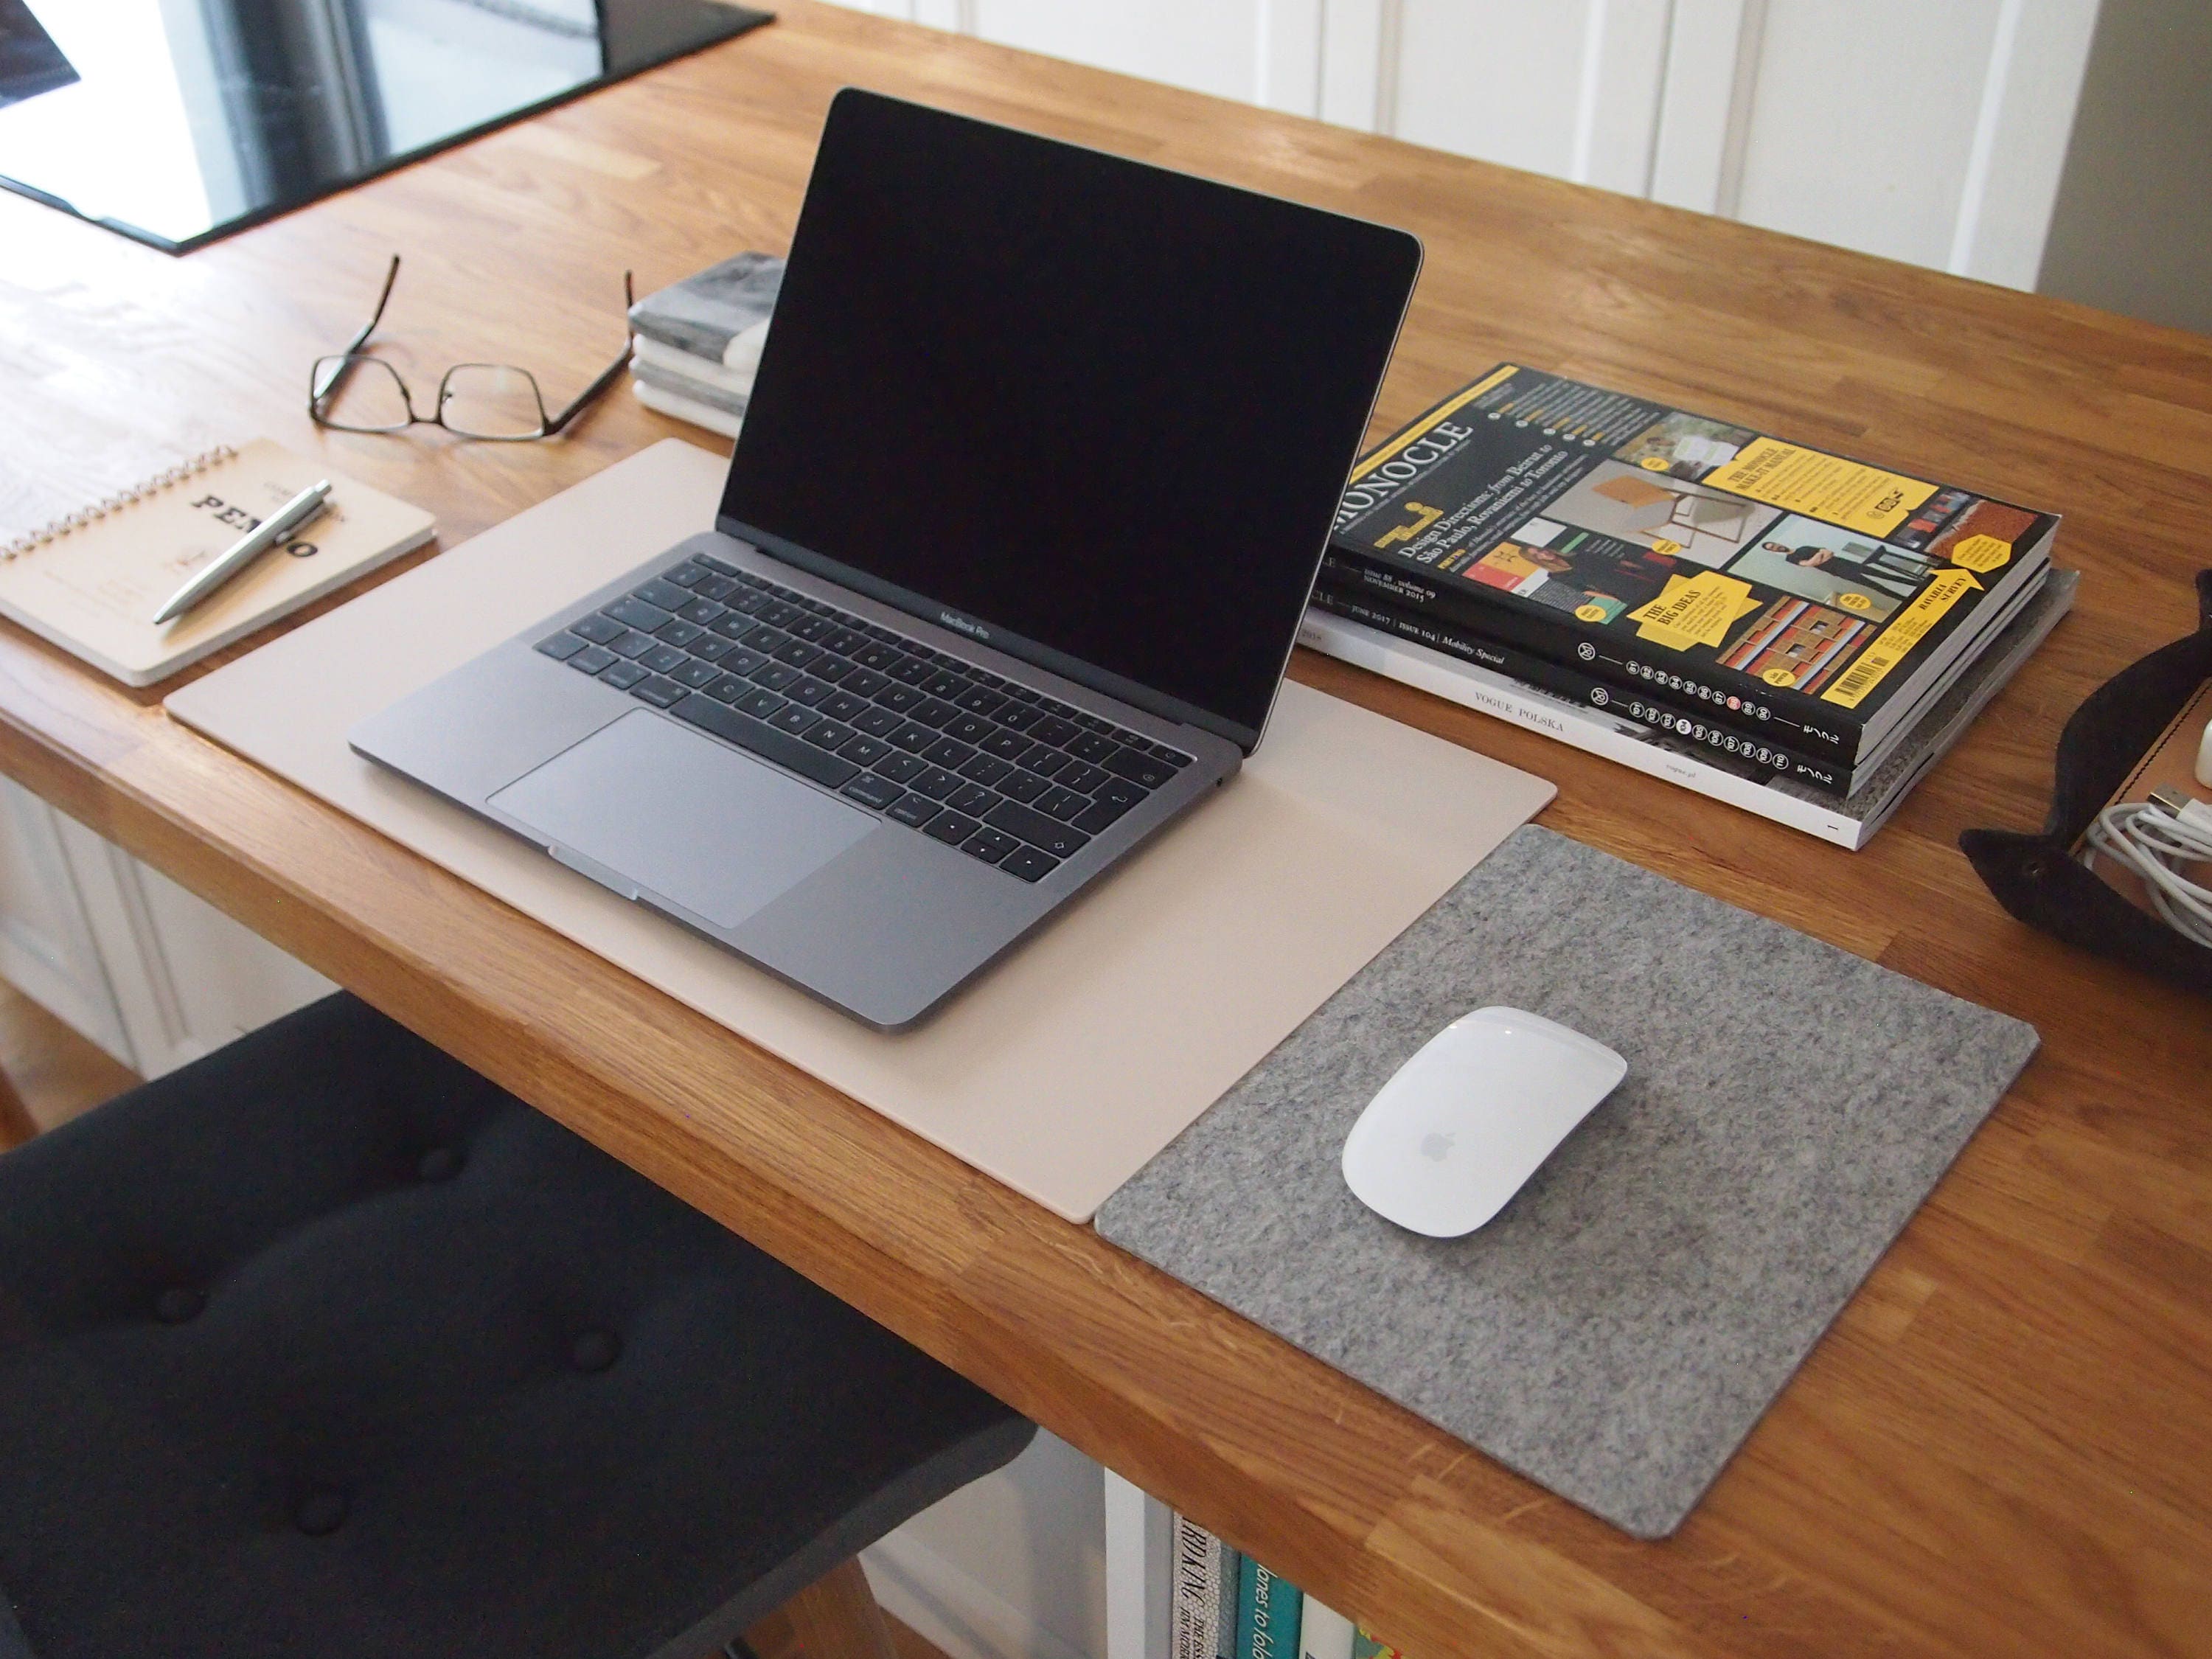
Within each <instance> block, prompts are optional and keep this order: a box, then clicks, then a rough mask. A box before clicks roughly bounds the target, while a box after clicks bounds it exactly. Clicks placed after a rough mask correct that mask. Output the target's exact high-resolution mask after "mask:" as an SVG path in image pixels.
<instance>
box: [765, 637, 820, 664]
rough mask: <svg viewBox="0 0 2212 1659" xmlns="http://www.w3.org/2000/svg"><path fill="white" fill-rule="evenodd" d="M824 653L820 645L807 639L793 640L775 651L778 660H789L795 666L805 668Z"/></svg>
mask: <svg viewBox="0 0 2212 1659" xmlns="http://www.w3.org/2000/svg"><path fill="white" fill-rule="evenodd" d="M821 654H822V647H820V646H818V645H809V644H807V642H806V641H805V640H793V641H790V642H789V643H788V644H787V645H786V646H784V647H783V648H782V649H781V650H780V651H778V652H777V653H775V659H776V660H777V661H778V662H787V663H789V664H790V665H792V666H793V668H804V667H805V666H806V665H807V664H809V663H811V662H812V661H813V660H814V659H816V658H817V657H818V656H820V655H821Z"/></svg>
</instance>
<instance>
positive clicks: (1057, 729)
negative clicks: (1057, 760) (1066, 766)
mask: <svg viewBox="0 0 2212 1659" xmlns="http://www.w3.org/2000/svg"><path fill="white" fill-rule="evenodd" d="M1070 712H1071V713H1072V712H1073V711H1072V710H1071V711H1070ZM1076 735H1077V732H1076V728H1075V727H1073V726H1070V725H1069V724H1068V723H1067V722H1066V720H1062V719H1060V716H1059V715H1057V714H1054V715H1050V716H1048V718H1046V719H1044V720H1039V721H1038V722H1037V723H1036V725H1035V726H1031V727H1030V736H1031V737H1032V738H1036V740H1037V741H1038V742H1039V743H1048V744H1051V745H1052V746H1053V747H1054V748H1055V749H1058V748H1060V747H1061V746H1062V745H1063V744H1066V742H1067V741H1068V739H1069V738H1073V737H1075V736H1076Z"/></svg>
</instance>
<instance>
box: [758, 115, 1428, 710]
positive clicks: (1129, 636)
mask: <svg viewBox="0 0 2212 1659" xmlns="http://www.w3.org/2000/svg"><path fill="white" fill-rule="evenodd" d="M1419 264H1420V245H1419V242H1418V241H1416V240H1414V239H1413V237H1412V236H1410V235H1408V234H1406V233H1404V232H1402V231H1397V230H1390V229H1386V228H1383V227H1380V226H1376V225H1372V224H1369V223H1366V222H1362V221H1359V220H1355V219H1350V218H1346V217H1344V216H1340V215H1337V214H1333V213H1325V212H1322V211H1320V210H1316V209H1313V208H1308V207H1302V206H1298V205H1297V204H1292V203H1289V202H1284V201H1279V200H1276V199H1275V198H1273V197H1266V196H1259V195H1255V194H1253V193H1251V192H1249V191H1241V190H1237V189H1233V188H1231V187H1230V186H1228V185H1219V184H1214V183H1211V182H1208V181H1206V180H1204V179H1194V178H1191V177H1188V176H1187V175H1185V174H1182V173H1170V172H1167V171H1164V170H1163V169H1160V168H1158V167H1147V166H1145V165H1142V164H1140V163H1138V162H1133V161H1123V160H1121V159H1119V158H1116V157H1114V156H1109V155H1101V154H1098V153H1097V152H1095V151H1092V150H1088V149H1079V148H1078V147H1076V146H1073V145H1069V144H1063V143H1057V142H1055V141H1053V140H1050V139H1045V138H1039V137H1032V136H1030V135H1029V134H1026V133H1021V132H1017V131H1011V130H1009V129H1007V128H1004V127H998V126H993V125H987V124H985V123H982V122H978V121H971V120H969V119H966V118H963V117H959V116H954V115H949V114H945V113H944V112H939V111H936V110H932V109H927V108H924V107H922V106H918V105H914V104H907V103H902V102H899V101H897V100H892V99H888V98H883V97H879V96H878V95H876V94H870V93H863V92H857V91H853V90H848V91H845V92H842V93H841V94H838V96H837V99H836V102H835V104H834V105H833V106H832V107H831V110H830V115H829V125H828V127H827V129H826V130H825V131H824V133H823V140H822V147H821V150H820V153H819V155H817V159H816V161H815V165H814V173H813V178H812V179H811V183H810V184H809V185H808V188H807V193H806V200H805V205H804V207H803V208H802V209H801V211H800V215H799V228H798V231H797V233H796V234H795V235H794V237H793V244H792V249H791V256H790V264H789V268H788V270H787V271H786V273H785V276H784V281H783V290H782V294H781V298H780V299H779V300H778V301H777V304H776V312H775V324H774V326H773V327H772V328H771V329H770V330H769V337H768V343H767V345H766V347H765V349H764V350H763V355H762V359H761V364H760V369H759V373H758V376H757V380H756V382H755V386H754V392H753V397H752V401H751V404H750V407H749V408H748V410H747V411H746V416H745V422H744V429H743V435H742V436H741V437H740V438H739V439H738V446H737V453H736V455H735V456H734V458H733V459H732V462H731V466H730V475H729V482H728V485H727V487H726V490H725V493H724V495H723V500H722V517H721V520H720V525H721V527H722V528H723V529H724V530H725V531H726V532H729V533H731V534H733V535H736V536H738V537H741V538H744V539H747V540H751V541H755V542H757V543H759V544H762V545H763V546H765V547H766V548H767V549H768V550H769V551H771V552H773V553H775V554H777V555H778V556H782V557H785V558H787V559H789V560H791V561H792V562H795V563H798V564H799V565H801V566H802V567H804V568H812V569H814V570H816V571H817V573H818V574H824V575H828V576H830V577H832V578H834V579H836V580H840V581H843V582H845V583H847V584H848V586H854V587H855V588H857V589H859V590H860V591H861V592H868V593H871V594H872V595H873V596H874V597H877V598H878V599H884V600H886V601H887V602H889V603H891V604H894V605H900V606H902V608H904V609H907V610H908V611H912V612H913V613H914V614H916V615H919V616H923V617H928V618H929V619H930V620H932V621H936V622H941V623H945V624H946V625H948V626H951V627H952V628H955V629H958V630H959V631H961V632H963V633H966V634H969V635H971V636H974V637H978V638H982V639H987V641H989V643H991V644H992V645H993V646H994V647H998V648H999V649H1000V650H1004V651H1006V652H1007V653H1009V654H1012V655H1014V656H1017V657H1022V658H1024V659H1028V660H1031V661H1035V662H1037V663H1040V664H1042V665H1044V666H1046V667H1048V668H1050V669H1052V670H1054V671H1057V672H1060V673H1061V674H1064V675H1066V677H1068V678H1073V679H1076V680H1078V681H1080V682H1083V683H1085V684H1091V685H1092V686H1094V687H1095V688H1096V689H1098V690H1103V691H1106V692H1108V693H1109V694H1110V695H1115V696H1120V697H1121V698H1122V699H1123V700H1125V701H1127V702H1133V703H1136V704H1137V705H1138V706H1139V707H1141V708H1150V709H1151V710H1152V712H1155V713H1158V714H1164V715H1167V716H1168V717H1170V718H1174V719H1181V720H1190V721H1192V722H1193V723H1194V724H1197V725H1200V726H1205V727H1206V728H1209V729H1211V730H1213V731H1215V732H1218V733H1219V734H1220V735H1222V736H1225V737H1228V738H1231V739H1232V740H1235V741H1238V742H1241V743H1243V744H1244V745H1245V746H1246V747H1248V748H1249V747H1250V746H1251V745H1252V744H1255V743H1256V742H1257V741H1258V738H1259V733H1260V731H1261V727H1262V726H1264V725H1265V724H1266V720H1267V710H1268V708H1269V707H1270V705H1271V704H1272V702H1273V698H1274V695H1275V690H1276V688H1277V685H1278V684H1279V681H1280V678H1281V676H1282V671H1283V667H1284V664H1285V660H1286V659H1288V657H1289V654H1290V650H1291V643H1292V641H1293V640H1294V638H1295V637H1296V635H1297V625H1298V618H1299V616H1300V614H1301V612H1302V611H1303V610H1304V605H1305V602H1306V598H1307V594H1308V592H1309V591H1310V587H1311V586H1312V583H1313V579H1314V574H1315V572H1316V568H1318V565H1319V562H1320V559H1321V554H1322V547H1323V545H1324V544H1325V543H1326V541H1327V538H1328V530H1329V525H1330V520H1331V517H1332V515H1333V513H1334V509H1335V507H1336V504H1337V501H1338V498H1339V496H1340V495H1341V494H1342V492H1343V489H1344V485H1345V480H1346V474H1347V473H1348V472H1349V471H1350V469H1351V465H1352V461H1353V459H1355V457H1356V454H1357V452H1358V447H1359V442H1360V440H1361V437H1362V435H1364V430H1365V428H1366V423H1367V421H1368V417H1369V416H1370V412H1371V410H1372V408H1373V404H1374V398H1375V392H1376V387H1377V386H1378V385H1379V384H1380V383H1381V381H1382V378H1383V369H1384V368H1385V367H1386V366H1387V365H1388V363H1389V356H1390V349H1391V345H1392V343H1393V341H1394V340H1395V337H1396V334H1397V330H1398V325H1399V321H1400V319H1401V316H1402V314H1403V313H1404V310H1405V306H1406V301H1407V296H1408V295H1409V294H1410V293H1411V291H1412V289H1413V279H1414V276H1415V275H1416V274H1417V272H1418V270H1419Z"/></svg>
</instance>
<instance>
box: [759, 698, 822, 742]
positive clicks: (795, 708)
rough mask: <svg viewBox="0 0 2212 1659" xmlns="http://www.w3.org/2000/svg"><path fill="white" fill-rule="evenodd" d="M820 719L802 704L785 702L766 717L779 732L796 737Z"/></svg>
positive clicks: (819, 716)
mask: <svg viewBox="0 0 2212 1659" xmlns="http://www.w3.org/2000/svg"><path fill="white" fill-rule="evenodd" d="M821 718H822V716H821V715H819V714H816V713H815V712H814V711H813V710H812V709H811V708H807V707H806V706H805V704H804V703H796V702H787V703H786V704H784V706H783V707H782V708H779V709H777V710H776V711H775V713H774V714H771V715H769V717H768V723H769V725H770V726H774V727H775V729H776V730H777V731H779V732H790V733H791V734H792V735H793V737H796V736H797V735H798V734H799V732H804V731H805V729H806V728H807V727H808V726H811V725H813V724H814V723H815V722H816V721H817V720H820V719H821Z"/></svg>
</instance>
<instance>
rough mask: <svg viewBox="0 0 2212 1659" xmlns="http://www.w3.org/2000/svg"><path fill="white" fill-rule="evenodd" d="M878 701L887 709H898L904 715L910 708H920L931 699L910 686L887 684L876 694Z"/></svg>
mask: <svg viewBox="0 0 2212 1659" xmlns="http://www.w3.org/2000/svg"><path fill="white" fill-rule="evenodd" d="M876 701H877V702H879V703H881V704H883V706H884V708H896V709H897V710H898V711H899V713H900V714H905V713H906V712H907V710H908V709H909V708H921V705H922V704H924V703H926V702H928V701H929V699H928V698H927V697H925V696H922V694H921V692H919V691H917V690H915V689H914V687H912V686H910V685H899V684H886V685H885V686H884V689H883V690H880V691H878V693H876Z"/></svg>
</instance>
